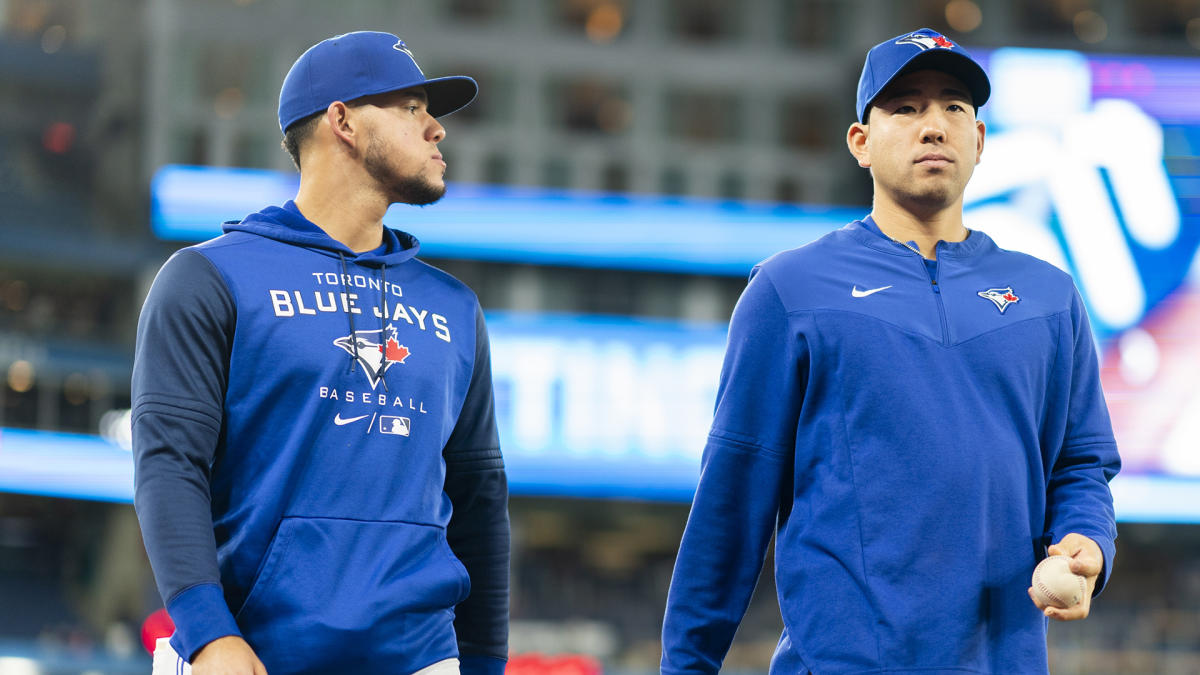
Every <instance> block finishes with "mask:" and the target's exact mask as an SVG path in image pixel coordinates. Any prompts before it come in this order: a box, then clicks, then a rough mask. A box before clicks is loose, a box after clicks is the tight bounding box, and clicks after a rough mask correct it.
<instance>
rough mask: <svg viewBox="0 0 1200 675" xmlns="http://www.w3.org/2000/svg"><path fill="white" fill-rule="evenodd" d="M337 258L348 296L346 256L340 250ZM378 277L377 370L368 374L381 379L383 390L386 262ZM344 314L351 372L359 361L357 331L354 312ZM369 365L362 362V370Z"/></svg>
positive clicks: (385, 345) (386, 308) (385, 334)
mask: <svg viewBox="0 0 1200 675" xmlns="http://www.w3.org/2000/svg"><path fill="white" fill-rule="evenodd" d="M338 260H340V261H341V262H342V293H343V294H345V295H346V296H349V295H350V287H349V286H347V285H346V280H347V279H349V278H350V272H349V270H347V269H346V256H344V255H342V253H341V251H339V252H338ZM379 277H380V279H379V299H380V301H381V303H380V304H382V305H383V310H382V311H381V313H380V314H379V342H380V344H379V351H380V353H379V357H380V358H379V370H378V371H377V372H375V373H370V375H371V376H372V377H375V378H377V379H379V380H382V381H383V390H384V391H390V390H389V389H388V383H387V380H386V379H385V378H384V377H383V372H384V371H385V370H387V326H386V325H385V323H386V322H387V318H388V316H390V315H391V313H390V312H389V311H388V304H387V263H383V264H382V265H381V266H380V268H379ZM346 316H347V318H348V319H349V320H350V344H351V346H352V347H353V353H352V354H351V355H350V370H348V371H347V372H350V373H353V372H354V366H355V364H357V363H358V362H359V358H358V333H357V332H356V331H355V330H354V312H350V311H347V312H346ZM369 367H370V366H369V365H367V363H366V362H363V369H364V370H365V369H368V368H369Z"/></svg>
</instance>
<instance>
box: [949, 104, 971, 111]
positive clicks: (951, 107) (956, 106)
mask: <svg viewBox="0 0 1200 675" xmlns="http://www.w3.org/2000/svg"><path fill="white" fill-rule="evenodd" d="M946 109H947V110H952V111H954V112H967V107H966V106H964V105H962V104H961V103H951V104H950V105H949V106H947V107H946Z"/></svg>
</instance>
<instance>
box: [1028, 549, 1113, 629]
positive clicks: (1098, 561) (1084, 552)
mask: <svg viewBox="0 0 1200 675" xmlns="http://www.w3.org/2000/svg"><path fill="white" fill-rule="evenodd" d="M1046 553H1047V554H1049V555H1065V556H1067V557H1069V558H1070V559H1071V572H1072V573H1074V574H1078V575H1079V576H1081V577H1083V578H1084V581H1086V582H1087V592H1085V593H1084V594H1083V599H1082V600H1081V601H1080V602H1079V604H1078V605H1075V606H1073V607H1068V608H1066V609H1059V608H1057V607H1051V606H1049V605H1046V604H1043V603H1041V602H1039V601H1038V600H1037V598H1036V597H1034V594H1033V589H1032V588H1030V589H1029V597H1030V598H1032V599H1033V604H1035V605H1037V608H1038V609H1040V610H1042V613H1044V614H1045V615H1046V616H1048V617H1050V618H1051V619H1057V620H1059V621H1076V620H1078V619H1086V618H1087V616H1088V612H1090V611H1091V608H1092V592H1093V591H1094V590H1095V589H1096V579H1097V578H1098V577H1099V576H1100V572H1101V571H1102V570H1103V569H1104V554H1103V553H1101V552H1100V546H1099V545H1097V544H1096V542H1094V541H1092V540H1091V539H1089V538H1087V537H1085V536H1083V535H1082V534H1076V533H1074V532H1072V533H1070V534H1068V535H1067V536H1065V537H1063V538H1062V539H1061V540H1059V542H1058V543H1057V544H1052V545H1051V546H1050V547H1049V548H1047V549H1046Z"/></svg>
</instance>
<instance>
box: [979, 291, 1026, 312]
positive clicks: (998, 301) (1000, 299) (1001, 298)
mask: <svg viewBox="0 0 1200 675" xmlns="http://www.w3.org/2000/svg"><path fill="white" fill-rule="evenodd" d="M978 295H979V297H981V298H986V299H988V300H991V301H992V303H993V304H995V305H996V309H998V310H1000V313H1001V314H1003V313H1004V310H1006V309H1008V306H1009V305H1011V304H1013V303H1014V302H1017V301H1018V300H1020V298H1018V297H1017V296H1016V294H1014V293H1013V289H1012V286H1006V287H1004V288H989V289H987V290H986V291H979V293H978Z"/></svg>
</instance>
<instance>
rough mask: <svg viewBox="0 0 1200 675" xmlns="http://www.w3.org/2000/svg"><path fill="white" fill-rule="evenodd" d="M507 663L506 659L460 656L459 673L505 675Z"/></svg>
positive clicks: (466, 674) (467, 674)
mask: <svg viewBox="0 0 1200 675" xmlns="http://www.w3.org/2000/svg"><path fill="white" fill-rule="evenodd" d="M506 663H507V661H506V660H505V659H498V658H496V657H494V656H479V655H475V654H472V655H470V656H459V657H458V672H460V673H462V675H504V667H505V665H506Z"/></svg>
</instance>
